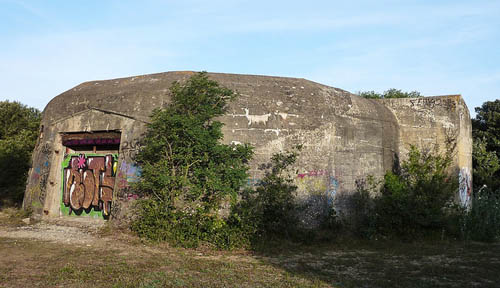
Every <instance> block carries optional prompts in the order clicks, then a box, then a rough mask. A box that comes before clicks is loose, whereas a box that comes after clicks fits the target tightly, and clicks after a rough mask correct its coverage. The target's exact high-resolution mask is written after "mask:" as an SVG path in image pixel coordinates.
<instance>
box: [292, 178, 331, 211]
mask: <svg viewBox="0 0 500 288" xmlns="http://www.w3.org/2000/svg"><path fill="white" fill-rule="evenodd" d="M331 174H332V172H330V171H328V170H322V169H321V170H310V171H308V172H305V173H298V174H297V185H298V187H299V189H301V190H307V191H309V192H314V191H316V192H319V193H321V194H323V193H326V195H325V196H326V201H327V204H328V206H332V205H333V203H334V200H335V195H336V194H337V191H338V188H339V182H338V181H337V178H335V177H334V176H331Z"/></svg>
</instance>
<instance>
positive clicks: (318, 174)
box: [297, 170, 328, 179]
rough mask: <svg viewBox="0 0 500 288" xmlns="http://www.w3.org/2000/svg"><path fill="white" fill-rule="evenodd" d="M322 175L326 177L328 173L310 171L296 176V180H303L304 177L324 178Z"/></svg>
mask: <svg viewBox="0 0 500 288" xmlns="http://www.w3.org/2000/svg"><path fill="white" fill-rule="evenodd" d="M324 175H328V171H326V170H311V171H309V172H306V173H300V174H297V178H300V179H303V178H304V177H306V176H307V177H317V176H324Z"/></svg>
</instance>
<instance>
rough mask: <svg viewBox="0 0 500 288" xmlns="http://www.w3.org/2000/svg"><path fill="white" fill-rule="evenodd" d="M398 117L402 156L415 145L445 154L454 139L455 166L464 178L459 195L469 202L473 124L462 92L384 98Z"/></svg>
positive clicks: (383, 101)
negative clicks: (458, 93)
mask: <svg viewBox="0 0 500 288" xmlns="http://www.w3.org/2000/svg"><path fill="white" fill-rule="evenodd" d="M381 101H382V103H384V105H386V106H387V107H388V108H389V109H390V110H391V111H392V113H394V115H395V116H396V119H397V121H398V124H399V143H400V146H399V150H400V153H401V157H403V158H402V159H404V157H405V155H406V154H407V152H408V149H409V148H410V145H414V146H416V147H417V148H419V149H429V150H433V149H436V150H438V151H440V152H441V153H444V152H445V150H446V149H447V147H446V143H447V142H450V141H451V142H453V143H454V144H455V145H456V147H455V151H454V153H455V157H454V159H453V163H452V167H451V169H452V170H453V173H457V175H458V177H459V179H460V180H459V181H460V193H459V195H457V196H458V197H459V199H457V200H460V201H461V203H462V204H464V205H468V204H469V200H470V193H471V192H472V125H471V121H470V114H469V109H468V108H467V105H466V104H465V102H464V101H463V99H462V97H460V95H449V96H435V97H424V98H410V99H405V98H402V99H385V100H381Z"/></svg>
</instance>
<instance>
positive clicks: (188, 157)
mask: <svg viewBox="0 0 500 288" xmlns="http://www.w3.org/2000/svg"><path fill="white" fill-rule="evenodd" d="M170 91H171V93H172V103H171V104H170V105H169V106H168V107H167V108H165V109H162V110H155V111H153V114H152V116H151V123H150V124H148V131H147V134H146V136H145V138H144V143H145V145H144V147H143V148H142V149H141V150H140V152H139V153H138V155H137V157H136V159H135V160H136V161H137V163H138V164H139V165H140V166H141V168H142V173H141V178H140V181H139V182H138V183H137V184H136V185H135V186H134V187H133V189H134V190H135V191H136V193H138V194H142V195H144V196H145V199H143V200H141V201H139V203H138V205H137V214H138V215H137V217H136V218H135V219H134V220H133V221H132V230H134V231H136V232H137V233H138V234H139V235H140V236H142V237H146V238H149V239H152V240H157V241H165V240H166V241H169V242H171V243H174V244H179V245H182V246H189V247H193V246H197V245H198V244H199V243H200V241H204V242H209V243H212V244H213V245H215V246H217V247H220V248H230V247H232V246H233V245H235V244H234V242H235V241H236V242H238V241H240V240H239V236H238V235H233V234H234V232H235V231H234V230H233V229H232V228H231V227H229V225H228V224H227V221H226V219H224V217H222V214H223V211H224V209H223V208H224V206H227V204H228V203H234V202H236V201H237V198H238V195H239V191H240V189H241V187H242V185H243V184H244V181H245V180H246V179H247V178H248V175H247V170H248V164H247V163H248V160H249V159H250V158H251V156H252V147H250V146H249V145H224V144H221V143H219V141H220V140H221V139H222V137H223V134H222V131H221V127H222V125H223V124H222V123H221V122H219V121H215V120H213V118H215V117H217V116H221V115H223V114H224V113H225V112H226V110H227V105H228V103H229V101H231V100H232V99H234V97H235V94H234V93H233V91H231V90H229V89H226V88H224V87H220V86H219V84H218V83H217V82H215V81H211V80H209V79H208V77H207V75H206V73H198V74H196V75H194V76H192V77H191V78H190V79H189V80H188V81H187V83H186V84H185V85H181V84H179V83H174V84H173V85H172V87H171V89H170ZM233 236H234V237H233ZM233 238H234V239H236V240H234V241H233Z"/></svg>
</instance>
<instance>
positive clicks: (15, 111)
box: [0, 101, 40, 208]
mask: <svg viewBox="0 0 500 288" xmlns="http://www.w3.org/2000/svg"><path fill="white" fill-rule="evenodd" d="M39 125H40V111H38V110H37V109H35V108H30V107H27V106H26V105H23V104H21V103H19V102H9V101H2V102H0V208H1V207H8V206H20V205H21V204H22V201H23V195H24V190H25V184H26V178H27V176H28V170H29V168H30V165H31V153H32V152H33V148H34V147H35V143H36V139H37V137H38V128H39Z"/></svg>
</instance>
